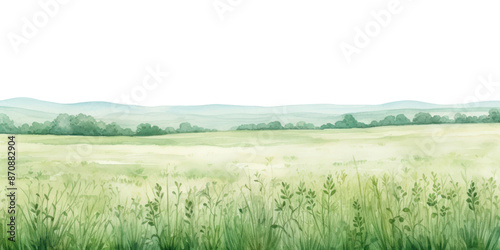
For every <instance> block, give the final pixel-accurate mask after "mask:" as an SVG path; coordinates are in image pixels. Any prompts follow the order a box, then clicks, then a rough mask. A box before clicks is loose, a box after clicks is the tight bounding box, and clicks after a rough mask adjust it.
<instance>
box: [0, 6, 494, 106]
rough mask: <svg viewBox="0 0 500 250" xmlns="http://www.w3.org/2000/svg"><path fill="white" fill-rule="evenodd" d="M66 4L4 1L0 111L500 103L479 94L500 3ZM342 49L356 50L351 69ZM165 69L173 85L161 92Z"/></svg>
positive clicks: (489, 92)
mask: <svg viewBox="0 0 500 250" xmlns="http://www.w3.org/2000/svg"><path fill="white" fill-rule="evenodd" d="M65 1H67V3H64V4H62V2H63V1H62V0H61V1H59V2H56V0H51V1H50V0H42V1H40V2H41V3H46V2H49V3H52V4H51V5H50V6H49V7H43V6H41V5H40V4H39V2H38V1H26V0H23V1H6V0H3V1H0V37H1V39H0V83H1V84H2V87H3V88H2V91H0V99H8V98H13V97H32V98H37V99H41V100H47V101H53V102H61V103H74V102H84V101H110V102H121V103H134V104H139V105H146V106H155V105H199V104H238V105H262V106H274V105H284V104H314V103H330V104H380V103H386V102H391V101H398V100H418V101H424V102H431V103H439V104H455V103H462V102H463V101H464V99H467V98H469V97H470V96H475V97H477V98H476V99H478V100H481V101H486V100H500V93H499V92H500V86H498V84H497V85H494V87H491V86H490V88H483V89H482V90H478V88H480V87H481V82H480V81H479V80H478V77H480V76H483V77H485V78H487V76H489V75H492V78H493V80H495V81H499V82H500V15H498V11H499V10H500V1H497V0H484V1H465V0H443V1H431V0H427V1H426V0H413V1H411V0H400V1H390V0H389V1H379V0H376V1H374V0H363V1H361V0H360V1H351V0H343V1H332V0H315V1H297V0H273V1H255V0H254V1H252V0H217V1H213V0H206V1H171V0H170V1H166V0H144V1H123V0H122V1H118V0H107V1H97V0H85V1H81V0H65ZM54 3H56V4H55V5H54ZM214 3H215V5H216V6H218V9H216V8H215V7H214ZM372 12H375V13H382V14H385V15H382V14H381V15H380V17H381V18H377V17H375V16H374V15H373V14H372ZM387 13H389V14H388V15H387ZM221 17H223V20H221ZM34 19H35V22H34V21H33V20H34ZM26 20H28V21H27V23H26ZM377 20H378V21H377ZM30 28H35V30H33V29H30ZM366 29H368V32H370V33H371V35H368V34H366ZM359 30H361V33H362V34H361V35H360V33H358V31H359ZM23 33H24V34H23ZM363 36H366V37H365V38H368V39H369V40H368V41H367V40H366V39H365V40H363V39H361V38H360V37H363ZM355 38H358V42H357V43H355V42H354V40H355ZM356 44H358V45H359V46H358V45H356ZM349 46H350V47H349ZM342 48H344V49H345V48H350V49H351V50H349V51H351V52H352V51H356V52H355V53H354V52H353V54H352V55H351V56H350V60H351V61H350V63H349V62H348V59H347V57H346V56H345V55H344V52H343V50H342ZM353 48H354V49H353ZM157 67H159V68H157ZM147 68H149V70H148V69H147ZM157 69H159V70H160V71H163V72H166V71H168V72H169V75H168V76H164V75H162V74H160V78H158V79H160V80H162V82H161V83H159V84H156V82H155V81H154V77H150V76H151V74H150V73H149V72H150V71H152V70H153V71H155V70H157ZM144 79H146V80H147V81H146V82H143V80H144ZM490 85H491V84H490ZM478 86H480V87H478Z"/></svg>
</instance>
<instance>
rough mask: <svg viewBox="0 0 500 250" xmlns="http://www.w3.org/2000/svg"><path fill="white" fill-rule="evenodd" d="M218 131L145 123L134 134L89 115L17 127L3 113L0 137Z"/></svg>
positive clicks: (144, 134) (63, 116) (129, 134)
mask: <svg viewBox="0 0 500 250" xmlns="http://www.w3.org/2000/svg"><path fill="white" fill-rule="evenodd" d="M214 131H216V130H215V129H205V128H202V127H198V126H192V125H191V124H190V123H188V122H184V123H181V124H180V125H179V128H177V129H175V128H173V127H167V128H165V129H162V128H160V127H158V126H156V125H151V124H149V123H141V124H139V125H138V126H137V129H136V130H135V131H133V130H132V129H130V128H122V127H121V126H120V125H118V124H117V123H115V122H112V123H105V122H103V121H97V120H96V119H95V118H94V117H92V116H90V115H85V114H79V115H68V114H59V115H58V116H57V117H56V118H55V119H54V120H53V121H51V122H49V121H46V122H44V123H39V122H33V123H32V124H31V125H29V124H26V123H25V124H23V125H21V126H16V125H15V124H14V121H12V120H11V119H10V118H9V117H8V116H7V115H5V114H0V134H35V135H49V134H50V135H86V136H151V135H165V134H176V133H198V132H214Z"/></svg>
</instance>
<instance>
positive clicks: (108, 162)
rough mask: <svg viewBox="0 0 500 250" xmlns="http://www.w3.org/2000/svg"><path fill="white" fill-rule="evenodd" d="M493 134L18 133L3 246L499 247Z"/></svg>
mask: <svg viewBox="0 0 500 250" xmlns="http://www.w3.org/2000/svg"><path fill="white" fill-rule="evenodd" d="M499 142H500V126H499V125H498V124H474V125H463V124H453V125H422V126H404V127H379V128H370V129H348V130H341V129H337V130H309V131H306V130H288V131H228V132H214V133H200V134H172V135H165V136H154V137H84V136H49V135H44V136H37V135H18V136H16V143H17V145H16V165H17V170H16V174H17V185H18V187H19V188H20V189H22V191H21V192H19V193H18V201H17V203H18V206H19V208H18V211H17V230H18V231H17V233H18V234H17V239H16V240H17V242H16V243H12V242H8V241H7V239H6V238H7V233H5V232H6V231H7V228H6V225H5V224H6V223H2V226H0V229H1V231H2V232H4V235H5V237H2V240H1V244H0V248H2V249H500V244H499V238H500V207H499V206H498V205H499V204H500V199H499V197H498V195H499V194H500V189H499V187H498V184H497V178H498V173H497V170H498V169H499V168H500V143H499ZM0 145H4V147H5V151H4V152H6V150H7V135H2V136H1V137H0ZM0 162H1V165H2V166H5V169H6V168H7V155H6V153H5V154H2V155H1V156H0ZM1 178H2V179H3V180H7V175H6V171H2V172H1ZM5 191H6V190H4V192H5ZM4 197H5V195H4V194H3V195H2V201H1V206H2V208H3V209H2V210H1V212H0V216H1V217H2V221H7V214H6V208H7V206H8V205H7V200H6V199H5V198H4Z"/></svg>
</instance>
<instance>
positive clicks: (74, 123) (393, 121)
mask: <svg viewBox="0 0 500 250" xmlns="http://www.w3.org/2000/svg"><path fill="white" fill-rule="evenodd" d="M445 123H500V111H499V110H498V109H491V110H490V111H489V113H488V115H482V116H467V115H465V114H461V113H457V114H456V115H455V117H454V119H450V118H449V117H448V116H439V115H431V114H429V113H425V112H420V113H417V114H416V115H415V117H414V118H413V120H410V119H408V118H407V117H406V116H405V115H403V114H399V115H397V116H393V115H390V116H387V117H385V118H384V119H382V120H380V121H372V122H371V123H370V124H366V123H363V122H359V121H358V120H356V118H354V116H353V115H351V114H347V115H344V118H343V119H342V120H340V121H337V122H335V124H332V123H327V124H323V125H321V126H320V127H317V126H315V125H314V124H312V123H306V122H303V121H300V122H297V123H296V124H295V125H294V124H292V123H288V124H285V125H284V126H283V125H282V124H281V122H279V121H273V122H270V123H259V124H244V125H240V126H238V127H237V128H236V130H285V129H345V128H369V127H381V126H402V125H420V124H445ZM215 131H217V130H215V129H206V128H202V127H198V126H194V125H193V126H192V125H191V124H190V123H188V122H184V123H181V124H180V125H179V128H177V129H176V128H173V127H167V128H165V129H162V128H160V127H158V126H156V125H151V124H149V123H141V124H139V125H138V126H137V129H136V130H135V131H133V130H132V129H130V128H122V127H121V126H120V125H118V124H117V123H115V122H113V123H108V124H107V123H105V122H103V121H97V120H96V119H95V118H94V117H92V116H90V115H84V114H79V115H68V114H60V115H58V116H57V117H56V118H55V119H54V120H53V121H51V122H49V121H47V122H44V123H39V122H33V123H32V124H31V125H29V124H26V123H25V124H23V125H22V126H16V125H15V124H14V121H12V120H11V119H10V118H9V117H8V116H7V115H5V114H0V133H2V134H40V135H46V134H52V135H88V136H151V135H166V134H176V133H200V132H215Z"/></svg>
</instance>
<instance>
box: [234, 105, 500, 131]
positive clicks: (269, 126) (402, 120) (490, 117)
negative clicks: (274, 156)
mask: <svg viewBox="0 0 500 250" xmlns="http://www.w3.org/2000/svg"><path fill="white" fill-rule="evenodd" d="M447 123H448V124H450V123H457V124H463V123H500V111H499V110H498V109H491V110H490V111H489V112H488V114H487V115H486V114H485V115H481V116H468V115H465V114H462V113H457V114H456V115H455V117H454V119H451V118H449V117H448V116H440V115H431V114H429V113H426V112H419V113H417V114H415V116H414V117H413V120H410V119H409V118H408V117H406V116H405V115H404V114H399V115H396V116H393V115H389V116H386V117H385V118H384V119H382V120H380V121H372V122H371V123H370V124H366V123H364V122H359V121H358V120H356V118H354V116H353V115H351V114H346V115H344V117H343V119H342V120H340V121H337V122H335V123H334V124H332V123H327V124H323V125H321V126H319V127H317V126H315V125H314V124H312V123H306V122H303V121H301V122H298V123H297V124H295V125H293V124H292V123H288V124H285V126H283V125H282V124H281V122H279V121H273V122H270V123H259V124H243V125H240V126H238V127H237V130H286V129H346V128H371V127H382V126H403V125H423V124H447Z"/></svg>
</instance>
